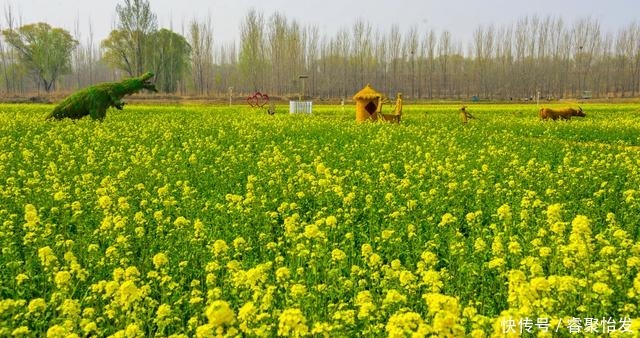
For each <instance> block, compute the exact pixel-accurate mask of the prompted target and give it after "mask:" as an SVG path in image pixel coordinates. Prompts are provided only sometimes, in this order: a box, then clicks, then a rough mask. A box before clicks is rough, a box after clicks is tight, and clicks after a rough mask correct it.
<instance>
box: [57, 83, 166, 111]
mask: <svg viewBox="0 0 640 338" xmlns="http://www.w3.org/2000/svg"><path fill="white" fill-rule="evenodd" d="M152 77H153V73H151V72H147V73H144V74H142V75H140V76H139V77H134V78H130V79H126V80H123V81H120V82H105V83H100V84H97V85H94V86H89V87H87V88H84V89H81V90H79V91H77V92H75V93H73V94H71V95H69V96H68V97H67V98H65V99H64V100H63V101H62V102H60V103H59V104H58V105H57V106H56V107H55V108H54V109H53V111H51V113H49V114H47V116H46V119H47V120H51V119H56V120H61V119H64V118H70V119H79V118H82V117H84V116H87V115H90V116H91V118H93V119H94V120H102V119H104V117H105V116H106V115H107V109H108V108H109V107H115V108H116V109H118V110H122V108H123V107H124V102H122V98H123V97H124V96H125V95H131V94H134V93H137V92H139V91H141V90H142V89H146V90H150V91H154V92H157V91H158V90H157V89H156V86H155V85H154V84H153V83H151V82H149V79H150V78H152Z"/></svg>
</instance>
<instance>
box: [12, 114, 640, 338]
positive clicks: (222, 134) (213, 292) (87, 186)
mask: <svg viewBox="0 0 640 338" xmlns="http://www.w3.org/2000/svg"><path fill="white" fill-rule="evenodd" d="M583 108H585V109H586V110H591V109H592V110H594V111H597V112H598V113H595V114H589V116H588V118H586V119H581V120H576V121H573V120H572V121H571V122H568V123H540V122H539V121H537V120H536V119H535V112H531V114H530V115H531V116H528V115H526V114H525V113H523V114H515V113H512V112H513V111H514V110H517V111H522V112H526V111H529V110H531V107H529V106H521V107H520V106H518V107H514V106H500V105H495V106H494V105H486V106H484V105H483V109H486V110H487V111H486V113H484V112H481V111H479V112H478V114H484V116H482V119H481V120H479V123H474V124H469V125H466V126H464V127H465V128H460V126H459V124H458V123H454V122H455V121H456V115H450V114H449V110H452V111H456V110H457V107H451V106H447V105H434V106H417V105H416V106H415V107H409V106H407V107H405V110H406V118H405V119H403V125H401V126H397V125H395V126H391V125H385V124H355V123H353V119H352V116H343V115H341V114H337V113H336V110H335V107H331V106H326V107H325V106H319V107H314V109H316V111H315V112H314V116H278V115H276V116H268V115H265V116H261V115H256V113H255V112H251V111H248V110H245V109H242V108H238V107H203V106H197V105H194V106H181V107H171V106H137V107H132V108H131V109H128V110H127V111H126V112H123V113H121V114H114V115H109V117H108V118H107V119H106V120H105V121H103V122H102V123H94V122H93V121H90V120H80V121H76V122H75V123H72V122H69V121H60V122H58V123H49V122H44V121H41V120H40V119H39V118H38V117H39V116H40V115H41V114H42V113H44V112H45V111H46V110H48V109H49V107H48V106H38V105H33V106H28V107H26V106H23V105H0V145H2V147H0V244H1V245H0V247H1V248H0V250H1V251H2V255H1V256H0V265H1V266H2V273H1V274H0V296H1V297H0V337H66V338H68V337H148V336H154V337H173V338H182V337H274V336H281V337H356V336H366V337H385V336H388V337H415V338H418V337H503V336H519V335H520V332H519V329H520V328H526V324H527V323H528V320H529V319H531V320H533V323H534V324H535V323H536V319H542V318H546V319H548V324H549V326H550V327H552V328H553V330H555V328H556V327H557V326H560V329H559V330H558V332H555V331H554V332H553V333H551V332H548V333H545V332H541V331H540V330H539V329H538V330H536V326H535V325H533V327H534V332H533V333H531V336H540V337H549V336H556V335H558V336H571V332H569V328H568V326H567V323H574V324H575V319H576V318H599V319H600V321H602V320H605V321H606V322H607V323H608V324H607V325H609V326H612V325H613V324H612V323H610V321H607V319H609V318H611V321H614V320H615V321H616V323H615V324H616V325H615V328H616V331H618V332H616V333H613V332H611V335H610V336H619V337H632V336H640V334H639V333H638V331H640V308H639V307H638V305H637V304H639V303H640V243H639V242H638V230H637V224H640V213H639V212H638V210H639V209H638V208H639V207H640V194H639V193H638V191H640V171H639V170H638V167H639V165H640V155H639V154H638V151H637V149H636V148H637V145H638V139H637V136H636V135H635V134H634V133H631V132H630V131H633V130H632V129H633V126H635V125H636V124H637V121H635V120H634V118H633V116H632V115H624V114H618V112H620V111H632V110H637V109H638V108H639V106H637V105H622V106H613V105H610V106H609V105H595V104H592V106H591V107H587V106H585V107H583ZM424 111H427V112H428V113H427V114H425V113H424ZM620 126H625V127H620ZM626 319H628V321H626ZM510 321H511V322H510ZM509 323H511V324H513V325H514V327H513V328H514V329H516V330H517V331H516V332H507V331H508V328H509V326H508V324H509ZM599 323H600V326H597V325H595V326H594V325H591V326H593V327H599V328H600V329H601V330H600V333H602V332H603V331H602V329H603V326H602V325H603V324H602V322H599ZM581 324H585V323H584V322H582V323H581ZM591 324H594V323H593V322H591ZM627 324H628V325H627ZM591 326H587V325H586V324H585V325H582V328H583V329H584V328H587V327H591ZM506 329H507V330H506ZM574 329H576V328H575V327H574ZM607 329H610V328H608V327H607ZM623 329H626V330H630V331H633V333H628V332H626V333H625V332H622V331H623ZM550 330H551V329H550ZM527 334H529V333H527ZM580 335H588V334H587V333H585V332H584V331H583V332H581V333H580V334H578V335H576V336H580ZM594 335H597V334H594Z"/></svg>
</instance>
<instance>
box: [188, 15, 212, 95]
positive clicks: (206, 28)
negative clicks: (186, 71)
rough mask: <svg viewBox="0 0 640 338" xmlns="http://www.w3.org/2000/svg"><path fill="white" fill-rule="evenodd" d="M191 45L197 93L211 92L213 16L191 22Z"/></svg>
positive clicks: (192, 70) (192, 68) (193, 74)
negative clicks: (205, 19)
mask: <svg viewBox="0 0 640 338" xmlns="http://www.w3.org/2000/svg"><path fill="white" fill-rule="evenodd" d="M189 44H190V45H191V48H192V50H191V72H192V77H193V84H194V89H195V91H196V93H198V94H200V95H202V94H205V93H207V94H208V93H209V91H210V90H211V87H212V84H211V80H212V77H213V28H212V27H211V18H208V19H207V21H205V22H199V21H197V20H195V19H194V20H193V21H191V23H190V24H189Z"/></svg>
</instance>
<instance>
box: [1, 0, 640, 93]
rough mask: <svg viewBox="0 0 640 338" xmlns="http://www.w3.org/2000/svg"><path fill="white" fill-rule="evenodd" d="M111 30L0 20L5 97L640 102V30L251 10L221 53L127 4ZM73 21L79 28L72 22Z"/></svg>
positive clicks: (199, 32) (585, 22)
mask: <svg viewBox="0 0 640 338" xmlns="http://www.w3.org/2000/svg"><path fill="white" fill-rule="evenodd" d="M115 12H116V18H117V19H116V21H117V24H116V26H115V29H113V30H112V31H111V32H110V34H109V36H108V37H107V38H105V39H104V40H102V41H100V42H96V41H94V36H93V32H92V28H91V25H89V31H88V32H85V33H88V34H87V35H86V36H85V35H83V34H82V32H81V31H80V29H79V22H76V25H75V29H74V31H73V32H69V31H67V30H64V29H62V28H57V27H52V26H50V25H49V24H47V23H33V24H25V25H22V24H18V22H19V20H17V19H16V18H15V15H14V13H13V11H12V10H11V8H10V7H7V8H5V11H4V27H2V30H1V31H2V39H1V41H0V78H2V80H3V81H0V91H2V92H4V93H6V94H17V95H20V94H28V93H32V92H34V91H41V92H45V93H46V92H53V91H71V90H74V89H77V88H80V87H84V86H86V85H89V84H93V83H96V82H100V81H110V80H119V79H120V78H121V77H127V76H137V75H139V74H142V73H143V72H145V71H147V70H149V71H152V72H154V73H155V74H156V78H155V81H156V86H157V87H158V89H159V90H161V91H162V92H165V93H173V94H179V95H195V96H226V95H228V93H229V91H232V92H233V93H235V94H236V95H240V94H246V93H253V92H255V91H261V92H263V93H269V94H270V95H272V96H284V97H297V95H298V93H299V92H300V90H301V89H300V88H301V83H300V81H302V80H303V79H302V78H301V76H306V78H305V80H306V81H307V83H306V90H305V93H304V94H305V96H307V97H313V98H320V99H324V98H349V97H350V96H351V95H353V93H355V92H356V91H358V90H359V89H360V88H362V87H363V86H364V85H365V84H367V83H371V84H372V85H373V86H374V87H375V88H376V89H378V90H380V91H382V92H384V93H387V94H388V95H390V96H391V95H394V94H395V93H396V92H402V93H404V95H405V97H406V98H409V99H468V98H471V97H474V96H475V97H478V98H479V99H490V100H510V99H511V100H519V99H523V98H532V97H534V96H537V95H540V96H541V97H542V98H550V99H551V98H566V97H573V98H576V97H578V98H579V97H582V96H583V95H585V94H586V93H587V92H589V93H590V95H592V96H593V97H635V96H638V95H639V93H640V24H639V23H638V22H631V23H628V24H626V25H625V26H622V27H621V28H619V29H618V30H617V31H615V32H607V31H603V29H602V28H601V25H600V22H599V21H598V20H597V19H594V18H583V19H579V20H577V21H575V22H572V23H566V22H565V21H564V20H563V19H562V18H560V17H552V16H547V17H538V16H530V17H524V18H521V19H519V20H517V21H516V22H514V23H512V24H509V25H504V26H495V25H488V26H486V25H480V26H478V27H476V29H475V30H474V32H473V36H472V39H471V40H470V41H468V42H466V43H462V42H461V41H460V40H457V39H456V38H455V37H454V36H452V34H451V33H450V32H449V31H447V30H443V31H440V32H438V31H436V30H434V29H425V30H420V29H418V27H417V26H412V27H410V28H409V29H407V30H404V31H403V30H401V29H400V28H399V26H397V25H396V26H392V27H391V28H390V29H389V30H388V31H380V30H379V29H377V28H376V27H375V26H373V25H372V24H371V23H369V22H366V21H363V20H357V21H355V22H354V23H353V25H352V26H351V27H343V28H342V29H340V30H339V31H338V32H337V33H335V34H325V33H322V32H321V31H320V30H319V29H318V27H317V26H314V25H304V24H302V23H300V22H298V21H297V20H292V19H289V18H287V17H286V16H285V15H283V14H281V13H278V12H275V13H273V14H270V15H269V16H266V15H265V14H264V13H262V12H260V11H257V10H254V9H252V10H249V11H248V12H247V13H246V15H245V16H244V19H243V21H242V22H241V24H240V27H239V29H240V39H239V41H237V42H231V43H217V42H216V41H214V39H213V30H214V25H213V23H212V22H211V19H210V18H206V19H192V20H190V21H189V22H187V23H184V24H182V26H181V31H180V32H176V31H174V30H173V29H170V28H159V27H158V20H157V16H156V14H155V13H153V12H152V11H151V9H150V6H149V1H148V0H123V1H122V2H121V3H120V4H118V5H117V6H116V8H115ZM78 21H79V20H78Z"/></svg>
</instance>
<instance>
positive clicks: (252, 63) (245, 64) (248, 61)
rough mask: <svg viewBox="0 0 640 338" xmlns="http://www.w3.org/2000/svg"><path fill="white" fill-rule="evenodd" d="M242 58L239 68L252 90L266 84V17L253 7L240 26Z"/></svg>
mask: <svg viewBox="0 0 640 338" xmlns="http://www.w3.org/2000/svg"><path fill="white" fill-rule="evenodd" d="M240 40H241V45H240V60H239V63H238V68H239V69H238V70H239V71H240V73H241V74H242V76H243V78H244V80H245V83H247V84H248V85H249V86H250V87H251V90H252V91H257V90H259V89H260V88H261V87H262V86H263V84H264V76H265V68H266V67H267V66H266V60H265V53H264V17H263V16H262V14H260V13H258V12H256V10H255V9H251V10H250V11H249V12H248V13H247V15H246V17H245V19H244V22H243V23H242V24H241V26H240Z"/></svg>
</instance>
